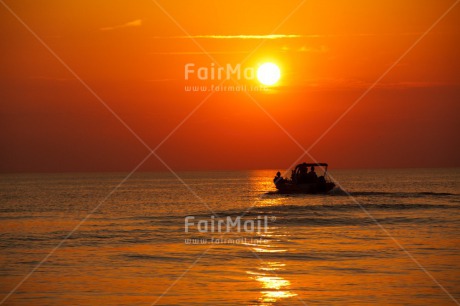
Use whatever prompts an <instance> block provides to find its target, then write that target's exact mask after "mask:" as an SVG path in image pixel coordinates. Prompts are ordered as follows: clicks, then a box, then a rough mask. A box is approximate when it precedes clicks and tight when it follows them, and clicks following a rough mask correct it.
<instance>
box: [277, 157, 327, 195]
mask: <svg viewBox="0 0 460 306" xmlns="http://www.w3.org/2000/svg"><path fill="white" fill-rule="evenodd" d="M315 167H319V168H320V169H322V172H323V173H322V175H321V176H318V175H317V174H316V171H315ZM327 167H328V164H327V163H302V164H298V165H297V166H296V167H295V168H294V170H292V172H291V178H290V179H287V178H283V177H282V176H281V173H280V172H279V171H278V173H277V174H276V176H275V178H274V179H273V182H274V183H275V187H276V189H278V191H279V192H280V193H307V194H318V193H327V192H329V191H331V190H332V189H333V188H334V187H335V184H334V182H332V181H331V180H330V179H329V178H328V176H327ZM308 168H310V171H308Z"/></svg>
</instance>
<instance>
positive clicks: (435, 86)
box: [0, 0, 460, 172]
mask: <svg viewBox="0 0 460 306" xmlns="http://www.w3.org/2000/svg"><path fill="white" fill-rule="evenodd" d="M454 2H455V1H453V0H449V1H447V0H431V1H428V0H413V1H410V0H405V1H380V0H379V1H367V0H362V1H319V0H315V1H305V2H304V3H302V1H289V0H284V1H247V0H246V1H240V0H237V1H211V0H201V1H178V0H177V1H172V0H169V1H165V0H161V1H157V3H159V4H160V6H161V8H160V7H159V6H158V5H157V4H156V3H155V1H149V0H145V1H127V0H126V1H121V0H120V1H112V0H110V1H109V0H99V1H87V0H85V1H81V0H79V1H76V0H75V1H61V0H44V1H34V0H27V1H25V0H15V1H11V0H9V1H8V0H5V1H4V3H6V5H7V6H8V7H9V8H10V9H11V10H12V11H13V12H14V13H15V14H17V16H18V17H19V18H20V19H21V20H22V21H23V22H24V23H25V24H26V25H27V26H28V27H29V28H30V29H31V30H32V31H34V32H35V33H36V34H37V36H38V37H39V38H40V39H41V40H42V41H43V42H44V43H45V44H47V45H48V46H49V48H50V49H51V50H52V51H53V52H54V53H55V54H56V55H57V56H59V57H60V58H61V59H62V61H63V62H64V63H65V64H66V65H67V66H68V67H70V68H71V69H72V70H73V71H74V72H75V73H76V74H77V75H78V76H79V77H80V78H81V79H82V80H83V81H84V82H85V83H87V84H88V86H89V87H90V88H91V89H92V90H94V92H95V93H96V94H97V95H99V96H100V98H101V99H102V100H103V101H104V102H105V103H106V104H107V105H108V106H109V107H110V108H111V109H112V110H113V111H114V112H115V113H116V114H118V116H119V117H120V118H122V120H124V121H125V122H126V124H127V125H128V126H129V127H130V128H132V130H133V131H134V132H135V133H137V134H138V135H139V137H140V138H142V139H143V140H144V141H145V142H146V143H147V144H148V145H149V146H150V147H151V148H155V147H156V146H157V145H158V144H159V143H160V142H161V141H162V140H163V139H164V138H165V137H166V136H167V135H168V134H169V133H170V132H171V131H172V130H173V129H174V128H175V127H176V126H177V125H178V124H179V123H180V122H181V121H182V120H183V119H184V118H186V117H187V115H188V114H189V113H190V112H191V111H192V110H193V109H195V107H196V106H197V105H199V104H200V102H201V101H202V100H203V98H205V97H206V95H207V94H208V93H198V92H186V91H185V90H184V86H185V85H205V86H210V85H213V84H214V85H217V84H218V83H219V81H212V80H208V81H202V80H198V79H197V78H194V79H193V78H192V79H191V80H188V81H186V80H184V65H185V64H187V63H194V64H195V65H196V67H199V66H200V65H201V66H206V67H210V66H211V63H212V62H213V60H214V61H217V62H218V63H220V64H224V65H225V64H227V63H229V64H232V65H236V64H238V63H241V65H242V66H244V67H257V66H258V65H259V64H261V63H263V62H266V61H270V62H274V63H276V64H278V65H279V67H280V69H281V74H282V77H281V80H280V82H279V83H278V84H277V86H275V87H273V88H272V89H271V90H269V91H268V92H263V93H254V92H249V95H248V94H246V93H243V92H239V93H229V92H227V93H222V92H218V93H214V94H213V95H212V96H211V97H210V98H209V99H208V100H206V101H205V102H204V103H203V104H202V105H201V106H200V107H199V108H198V109H197V110H196V112H195V113H194V114H193V115H192V116H190V117H189V118H188V120H187V121H186V122H185V123H184V124H183V125H182V126H181V127H180V128H179V129H177V131H175V132H174V133H173V134H172V135H171V137H170V138H168V139H167V140H166V141H165V142H164V143H163V144H162V145H161V146H160V147H159V149H158V151H157V152H158V155H159V156H161V158H163V159H164V161H165V162H166V163H168V165H170V166H171V168H172V169H174V170H189V169H203V170H204V169H257V168H286V167H289V166H291V164H292V163H293V162H294V161H295V160H296V159H297V158H298V157H299V156H300V155H301V154H302V150H301V149H300V148H299V147H298V146H297V145H296V144H295V143H294V142H293V141H292V140H291V139H290V138H289V137H288V136H287V135H286V134H285V133H284V132H283V131H282V130H281V129H280V127H279V126H277V124H275V123H274V122H273V121H272V119H271V118H270V117H269V116H268V115H267V113H268V114H270V116H272V118H274V119H275V120H276V121H277V122H278V123H279V124H280V125H281V126H282V127H283V128H284V129H285V131H287V132H288V133H290V134H291V135H292V137H293V138H294V139H295V140H296V141H298V143H299V144H301V145H302V146H303V147H304V148H308V147H310V145H311V144H313V143H315V141H316V140H317V139H318V137H320V136H321V135H322V134H323V132H324V131H325V130H327V129H328V128H329V126H331V124H333V123H334V122H335V121H336V120H337V118H339V117H340V116H341V114H342V113H343V112H344V111H345V110H346V109H347V108H348V107H349V106H350V105H352V104H353V102H355V101H356V99H357V98H358V97H359V96H360V95H362V94H363V93H364V92H365V91H366V90H367V89H368V88H369V86H371V85H372V83H373V82H374V81H375V80H377V79H378V78H379V77H380V76H381V75H382V73H384V72H385V71H386V70H387V69H388V68H389V67H390V66H391V65H393V63H395V62H396V60H398V58H399V57H400V56H401V55H402V54H404V53H405V52H406V51H407V50H408V48H409V47H411V45H412V44H414V42H416V41H417V39H419V38H420V37H421V35H423V33H424V32H425V31H426V30H427V29H429V28H430V27H431V26H432V25H433V23H434V22H435V21H436V20H437V19H438V18H439V17H440V16H441V15H442V14H443V13H444V12H446V11H447V9H448V8H449V7H450V6H451V5H452V4H454ZM299 4H300V5H299ZM168 15H169V16H168ZM170 17H171V18H172V19H174V21H173V20H172V19H171V18H170ZM458 20H460V5H458V6H456V7H454V8H453V9H452V10H451V11H450V12H449V13H448V14H447V15H446V16H445V17H444V18H443V19H442V20H441V21H440V22H439V23H438V24H437V25H436V26H435V27H434V28H433V29H432V30H431V31H430V32H429V33H428V34H427V35H426V36H425V37H424V38H423V39H422V40H421V41H420V42H419V43H418V44H417V45H416V46H415V47H414V48H413V49H412V50H411V51H410V52H409V53H407V55H406V56H405V57H404V58H403V59H402V60H401V61H400V62H399V63H398V64H397V65H396V66H395V67H394V69H392V70H391V71H390V72H389V73H388V74H387V75H386V76H385V77H384V78H383V79H382V80H381V81H380V82H379V83H378V84H377V86H376V87H375V88H374V89H373V90H372V91H370V92H369V93H368V94H367V95H366V96H365V97H364V98H363V99H362V100H361V101H360V102H359V103H358V104H357V105H356V106H355V107H354V108H353V109H352V110H351V111H350V112H349V113H348V114H347V115H346V116H345V117H344V118H343V120H341V121H340V122H339V123H338V124H337V125H336V126H335V127H334V128H333V129H331V130H330V132H328V133H327V134H326V135H325V136H324V137H323V138H322V139H321V140H320V141H319V142H318V143H317V144H316V145H315V146H314V147H313V148H312V150H311V154H312V155H313V156H314V157H315V158H316V159H318V160H320V161H326V162H329V163H330V164H331V166H332V167H333V168H355V167H359V168H362V167H436V166H460V159H459V156H460V140H459V139H460V138H459V137H458V131H459V130H460V129H459V128H460V123H459V120H458V119H459V110H460V106H459V101H460V73H459V71H460V61H459V60H458V54H460V31H459V30H460V29H459V26H458ZM181 28H182V29H184V30H185V31H187V33H188V34H190V35H192V36H193V37H194V38H193V39H190V38H187V37H186V36H187V35H188V34H187V33H184V31H183V30H182V29H181ZM0 31H1V37H2V44H1V46H0V52H1V56H0V65H1V69H0V80H1V85H0V88H1V89H0V101H1V109H0V139H1V143H2V150H1V153H0V155H1V156H0V158H1V159H0V160H1V161H0V171H2V172H15V171H28V172H34V171H53V172H54V171H130V170H131V169H132V168H133V167H135V166H136V165H137V164H138V163H139V162H140V161H141V160H142V159H143V158H144V157H145V155H146V154H147V153H148V150H147V149H146V148H145V147H144V146H143V144H142V143H140V142H139V141H138V140H137V139H136V138H135V137H134V136H133V135H132V134H131V133H130V132H129V131H128V130H127V129H126V127H125V126H124V125H123V124H121V123H120V122H119V121H118V120H117V119H116V118H115V117H114V116H113V114H112V113H111V112H110V111H108V110H107V108H106V107H104V106H103V105H102V104H101V102H100V101H98V100H97V99H96V98H95V97H94V96H93V95H92V94H91V93H90V92H89V91H88V89H87V88H85V87H84V86H83V85H82V84H81V83H80V82H79V81H78V80H77V79H76V78H75V77H74V76H73V75H72V74H71V73H70V72H69V71H68V70H67V69H66V67H64V65H63V64H62V63H61V62H59V60H57V59H56V58H55V57H54V56H53V55H52V54H51V53H50V51H49V50H47V48H46V47H44V46H43V45H42V44H41V43H40V42H39V41H38V40H37V38H35V37H34V36H33V35H32V34H31V33H30V32H29V31H28V30H27V28H26V27H25V26H24V25H23V24H21V23H20V22H19V21H18V19H16V18H15V17H14V16H13V14H12V13H11V12H10V11H8V9H7V8H6V7H5V6H4V5H2V4H1V3H0ZM269 34H277V35H279V36H276V37H275V38H272V39H265V38H266V36H265V35H269ZM195 42H196V43H195ZM261 43H262V45H260V44H261ZM197 44H198V45H200V46H201V47H202V48H203V49H204V50H206V51H207V52H209V54H206V53H204V52H203V50H202V49H201V48H200V47H199V46H197ZM257 46H259V48H257ZM256 48H257V49H256ZM255 49H256V50H255ZM253 50H255V52H254V53H252V52H253ZM248 56H249V57H248ZM227 84H228V85H232V84H234V83H233V82H232V81H228V82H227ZM241 84H243V85H247V86H251V85H258V83H257V81H248V80H241ZM250 96H252V97H253V98H254V99H255V101H256V102H257V104H258V105H257V104H256V103H255V102H254V101H253V100H252V99H251V97H250ZM264 110H265V111H266V112H267V113H265V112H264ZM304 160H308V159H307V158H304ZM162 169H164V166H163V165H162V164H161V163H160V162H159V161H158V160H157V159H156V158H155V157H151V158H150V159H149V160H148V161H147V162H146V163H145V164H144V165H143V166H142V167H141V170H162Z"/></svg>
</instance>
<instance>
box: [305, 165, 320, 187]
mask: <svg viewBox="0 0 460 306" xmlns="http://www.w3.org/2000/svg"><path fill="white" fill-rule="evenodd" d="M317 181H318V176H317V175H316V172H315V167H313V166H312V167H311V168H310V172H308V173H307V176H306V178H305V182H306V183H310V184H311V183H316V182H317Z"/></svg>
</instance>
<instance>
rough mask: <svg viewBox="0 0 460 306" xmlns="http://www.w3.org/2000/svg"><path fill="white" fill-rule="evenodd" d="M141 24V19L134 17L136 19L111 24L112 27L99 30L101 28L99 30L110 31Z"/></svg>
mask: <svg viewBox="0 0 460 306" xmlns="http://www.w3.org/2000/svg"><path fill="white" fill-rule="evenodd" d="M141 25H142V19H136V20H133V21H130V22H127V23H124V24H119V25H116V26H112V27H104V28H100V29H99V30H101V31H112V30H116V29H122V28H132V27H140V26H141Z"/></svg>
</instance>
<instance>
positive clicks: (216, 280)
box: [0, 169, 460, 305]
mask: <svg viewBox="0 0 460 306" xmlns="http://www.w3.org/2000/svg"><path fill="white" fill-rule="evenodd" d="M273 174H274V171H251V172H183V173H179V175H180V177H181V178H182V179H183V180H184V182H185V183H187V185H188V188H187V187H185V186H184V185H183V184H182V183H181V182H180V181H178V180H177V178H176V177H174V176H173V175H171V174H168V173H140V174H135V175H134V176H133V177H131V178H130V179H129V180H128V181H126V183H125V184H123V185H122V186H121V187H120V188H118V189H116V190H115V191H114V188H115V187H116V186H117V184H118V183H119V182H120V181H121V180H122V179H123V178H124V176H125V175H126V174H21V175H19V174H18V175H2V176H0V197H1V198H0V201H1V202H0V238H1V239H0V262H1V265H0V300H1V299H4V298H5V297H7V299H6V300H5V305H63V304H65V305H151V304H153V303H156V305H172V304H181V305H237V304H242V305H304V304H305V305H331V304H338V305H375V304H386V305H388V304H394V305H402V304H405V305H409V304H410V305H455V299H457V300H459V299H460V214H459V213H460V188H459V187H460V180H459V179H460V171H459V169H411V170H360V171H358V170H356V171H349V170H347V171H345V170H343V171H335V172H332V176H333V178H334V179H335V180H336V181H338V182H339V183H340V185H341V186H342V188H343V190H340V189H335V190H333V191H332V192H331V193H330V194H327V195H280V194H277V193H274V192H273V189H274V188H273V184H272V177H273ZM96 208H97V209H96ZM90 212H93V213H92V214H91V215H88V213H90ZM242 215H243V217H242V220H243V221H245V220H253V221H254V224H257V222H261V223H262V224H263V222H267V225H268V228H267V229H265V228H262V229H261V230H260V231H259V232H257V231H255V232H253V233H250V232H244V231H243V232H240V233H238V232H236V229H232V230H231V231H230V232H228V233H227V232H224V233H219V232H217V231H214V232H209V231H210V225H211V220H217V219H219V218H220V219H225V218H227V216H228V217H230V218H232V220H235V219H236V218H237V217H238V216H242ZM186 216H194V217H195V219H193V220H194V221H195V222H194V226H190V227H189V232H185V221H184V220H185V219H184V218H185V217H186ZM211 216H214V217H211ZM265 217H266V219H264V218H265ZM85 218H86V219H85ZM82 220H84V222H83V223H81V226H79V227H78V228H77V229H76V230H75V231H74V232H72V233H71V231H72V230H73V229H75V228H76V227H77V226H78V225H79V223H80V222H82ZM198 220H206V221H208V232H207V233H201V232H199V231H198V228H197V226H196V225H197V224H196V223H197V221H198ZM265 220H266V221H265ZM69 233H71V235H69ZM65 238H66V239H65ZM63 239H65V240H63ZM217 239H220V240H219V241H220V242H221V243H216V240H217ZM57 246H59V247H58V248H56V247H57ZM53 248H56V250H55V251H54V252H53V253H52V254H51V255H50V256H49V257H47V258H46V261H43V259H44V258H45V256H47V255H49V254H50V252H51V251H52V250H53ZM42 261H43V264H42V265H40V266H39V267H38V268H37V265H39V264H40V263H41V262H42ZM35 268H36V269H35ZM33 269H35V270H34V272H33V273H32V274H29V273H30V272H31V271H32V270H33ZM27 275H30V277H29V278H27V279H26V280H25V281H24V282H23V283H22V284H21V285H20V286H19V287H18V288H17V290H15V291H14V293H12V294H11V295H8V294H9V293H10V292H11V290H12V289H14V288H15V287H16V286H17V285H18V284H19V283H20V282H21V281H22V280H24V277H26V276H27Z"/></svg>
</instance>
